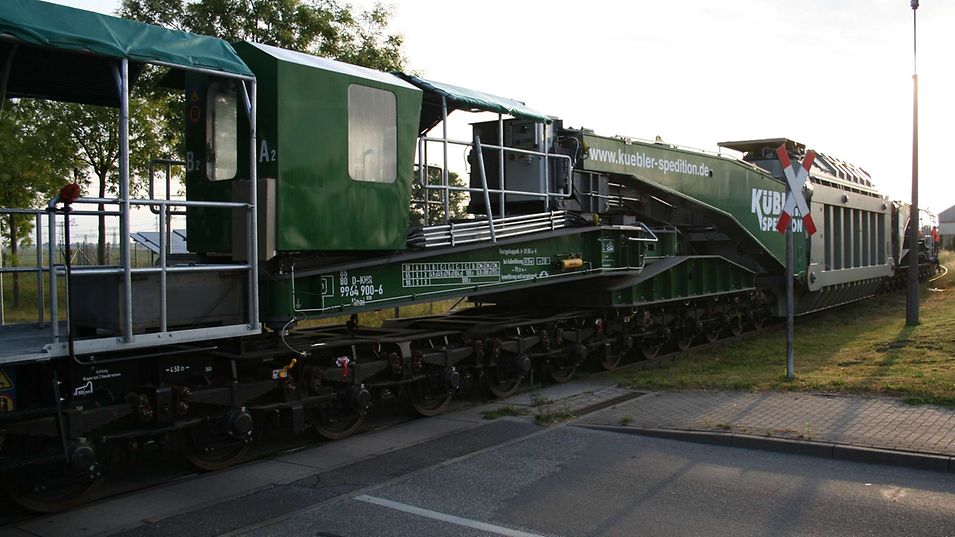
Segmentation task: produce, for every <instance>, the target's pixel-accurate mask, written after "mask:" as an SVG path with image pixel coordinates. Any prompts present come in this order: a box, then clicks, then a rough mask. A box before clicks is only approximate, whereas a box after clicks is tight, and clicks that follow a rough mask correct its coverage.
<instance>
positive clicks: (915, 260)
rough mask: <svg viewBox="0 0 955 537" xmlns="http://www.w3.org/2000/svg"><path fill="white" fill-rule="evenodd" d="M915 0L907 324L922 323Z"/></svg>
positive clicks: (916, 3)
mask: <svg viewBox="0 0 955 537" xmlns="http://www.w3.org/2000/svg"><path fill="white" fill-rule="evenodd" d="M918 8H919V0H912V206H911V208H910V211H909V286H908V293H906V300H905V324H906V326H915V325H917V324H919V75H918V56H917V54H916V53H917V50H918V38H917V35H918V34H917V32H916V16H915V14H916V12H917V11H918Z"/></svg>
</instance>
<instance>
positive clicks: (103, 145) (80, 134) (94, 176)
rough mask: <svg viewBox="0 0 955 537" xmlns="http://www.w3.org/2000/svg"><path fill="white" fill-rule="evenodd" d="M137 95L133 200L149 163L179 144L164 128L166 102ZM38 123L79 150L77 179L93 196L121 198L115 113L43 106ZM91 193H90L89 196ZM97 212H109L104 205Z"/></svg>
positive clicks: (101, 254) (102, 238) (101, 237)
mask: <svg viewBox="0 0 955 537" xmlns="http://www.w3.org/2000/svg"><path fill="white" fill-rule="evenodd" d="M150 97H151V98H147V97H145V96H140V95H134V96H132V97H131V98H130V100H129V156H130V162H129V166H130V195H135V194H138V193H140V192H141V191H142V190H143V188H144V182H145V178H146V177H147V174H148V170H149V162H150V160H152V159H154V158H159V157H165V156H167V155H168V154H170V153H172V151H173V150H174V148H175V146H176V144H177V141H178V138H177V137H176V136H174V135H170V134H169V132H171V131H170V130H169V129H164V128H162V127H163V125H164V123H165V116H164V114H165V109H166V108H167V104H166V102H165V101H164V99H170V97H161V96H159V97H157V96H155V95H153V96H150ZM36 106H37V108H38V111H39V113H38V114H37V116H36V117H35V118H34V120H35V121H36V122H37V123H38V126H39V127H40V128H41V129H42V130H44V131H45V132H47V133H50V134H51V135H52V133H56V135H57V136H60V137H63V136H65V137H66V138H67V139H68V140H70V142H71V143H72V147H73V148H75V153H74V155H75V159H76V160H77V161H78V162H79V163H80V164H81V165H82V168H80V169H78V174H77V175H78V176H77V177H76V178H77V179H78V180H80V181H81V182H82V183H84V184H85V185H89V184H90V183H92V184H93V186H94V187H95V189H94V192H93V193H92V194H93V195H95V196H97V197H99V198H105V197H107V195H117V194H118V193H119V192H118V191H119V111H118V110H117V109H115V108H107V107H102V106H89V105H80V104H74V103H58V102H52V101H43V102H40V103H37V105H36ZM89 194H90V193H87V195H89ZM98 208H99V210H100V211H102V210H104V209H105V206H104V205H102V204H100V205H99V206H98ZM96 258H97V263H98V264H100V265H104V264H106V217H105V216H103V215H100V216H99V222H98V230H97V248H96Z"/></svg>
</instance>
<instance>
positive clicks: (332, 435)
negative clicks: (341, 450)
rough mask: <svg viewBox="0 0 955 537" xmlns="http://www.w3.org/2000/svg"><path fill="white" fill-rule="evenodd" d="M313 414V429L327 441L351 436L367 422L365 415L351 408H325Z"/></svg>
mask: <svg viewBox="0 0 955 537" xmlns="http://www.w3.org/2000/svg"><path fill="white" fill-rule="evenodd" d="M311 414H312V427H314V428H315V432H317V433H318V435H319V436H321V437H322V438H324V439H326V440H341V439H342V438H346V437H348V436H351V435H352V434H354V433H355V431H357V430H358V428H359V427H361V424H362V423H363V422H364V421H365V414H363V413H361V412H359V411H357V410H353V409H351V408H335V407H323V408H319V409H317V410H315V411H314V412H312V413H311Z"/></svg>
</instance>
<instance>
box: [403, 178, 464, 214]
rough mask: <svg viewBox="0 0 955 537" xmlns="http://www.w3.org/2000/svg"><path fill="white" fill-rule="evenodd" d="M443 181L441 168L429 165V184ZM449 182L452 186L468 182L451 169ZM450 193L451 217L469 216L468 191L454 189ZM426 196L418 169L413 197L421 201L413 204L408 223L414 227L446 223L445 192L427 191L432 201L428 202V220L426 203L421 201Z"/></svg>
mask: <svg viewBox="0 0 955 537" xmlns="http://www.w3.org/2000/svg"><path fill="white" fill-rule="evenodd" d="M441 181H442V178H441V168H439V167H437V166H428V184H429V185H440V184H442V183H441ZM448 184H449V185H451V186H467V184H466V183H465V182H464V180H463V179H461V177H460V176H459V175H458V174H456V173H454V172H451V171H449V172H448ZM448 194H449V195H448V209H449V212H450V213H451V216H450V218H451V219H452V220H454V219H462V218H467V216H468V211H467V209H468V201H469V200H470V199H471V198H470V195H469V194H468V193H467V192H462V191H454V190H452V191H449V193H448ZM424 196H425V189H424V187H422V186H421V183H420V182H419V181H418V174H417V171H416V173H415V177H414V180H413V181H412V183H411V199H412V200H419V203H412V204H411V213H410V214H409V216H408V224H409V225H411V226H413V227H421V226H433V225H436V224H442V223H444V192H443V191H441V190H428V191H427V196H428V201H429V202H430V203H429V204H428V218H427V222H426V221H425V217H424V204H423V203H420V201H422V200H424V199H425V198H424Z"/></svg>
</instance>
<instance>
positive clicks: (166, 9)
mask: <svg viewBox="0 0 955 537" xmlns="http://www.w3.org/2000/svg"><path fill="white" fill-rule="evenodd" d="M120 16H122V17H126V18H129V19H134V20H138V21H141V22H148V23H151V24H158V25H161V26H166V27H168V28H174V29H177V30H184V31H189V32H193V33H197V34H203V35H211V36H215V37H219V38H222V39H226V40H228V41H241V40H249V41H256V42H259V43H264V44H266V45H274V46H277V47H281V48H285V49H290V50H296V51H299V52H307V53H310V54H316V55H318V56H324V57H328V58H334V59H337V60H341V61H345V62H349V63H354V64H357V65H363V66H365V67H371V68H373V69H379V70H382V71H392V70H400V69H402V68H403V66H404V57H403V56H402V54H401V45H402V42H403V39H402V37H401V36H400V35H397V34H387V35H386V33H385V28H386V27H387V25H388V20H389V19H390V17H391V13H390V12H389V11H388V9H387V8H385V7H383V6H382V5H380V4H379V5H376V6H375V7H374V8H373V9H371V10H369V11H364V12H360V13H357V14H356V13H355V12H354V11H353V10H352V8H351V6H349V5H348V4H345V3H342V2H340V1H339V0H195V1H192V0H123V4H122V7H121V9H120Z"/></svg>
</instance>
